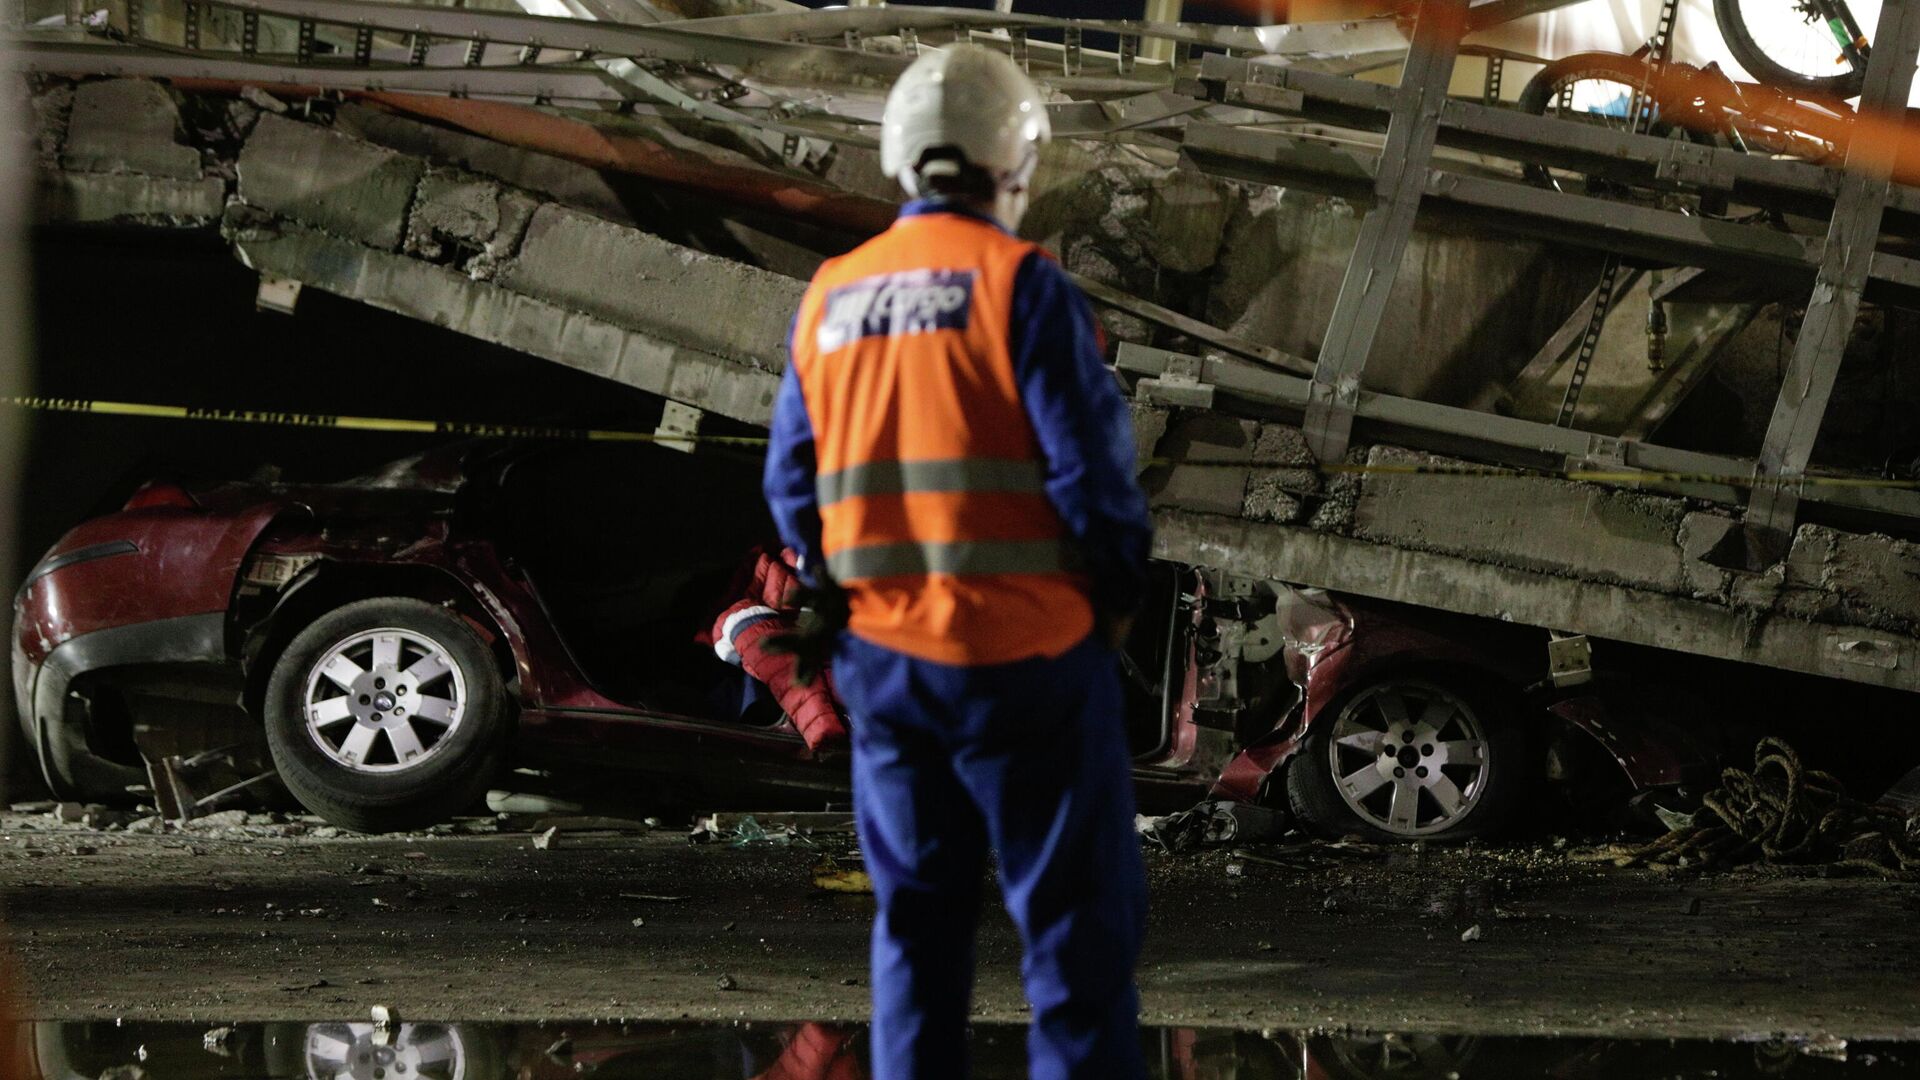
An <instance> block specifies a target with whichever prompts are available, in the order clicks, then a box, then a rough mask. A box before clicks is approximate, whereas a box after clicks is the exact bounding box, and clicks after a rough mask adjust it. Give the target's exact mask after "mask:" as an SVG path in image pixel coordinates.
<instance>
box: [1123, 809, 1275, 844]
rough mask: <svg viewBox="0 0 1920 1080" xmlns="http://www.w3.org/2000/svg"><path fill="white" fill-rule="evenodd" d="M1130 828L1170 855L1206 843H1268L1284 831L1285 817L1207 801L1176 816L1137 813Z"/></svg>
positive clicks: (1265, 810) (1266, 810) (1269, 811)
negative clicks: (1267, 841) (1151, 815)
mask: <svg viewBox="0 0 1920 1080" xmlns="http://www.w3.org/2000/svg"><path fill="white" fill-rule="evenodd" d="M1133 828H1134V831H1135V832H1136V833H1138V834H1139V835H1140V838H1141V839H1142V840H1144V841H1146V842H1147V843H1149V844H1152V845H1154V846H1155V847H1158V848H1159V849H1160V850H1162V851H1165V852H1168V853H1170V854H1171V853H1177V852H1182V851H1190V850H1192V849H1194V848H1197V847H1200V846H1202V845H1207V844H1227V843H1233V842H1236V841H1237V842H1241V843H1251V842H1258V841H1262V840H1270V839H1273V838H1275V837H1278V836H1279V835H1280V834H1281V832H1283V831H1284V817H1283V816H1282V815H1281V814H1280V813H1278V812H1277V811H1274V810H1270V809H1268V808H1266V807H1261V806H1249V805H1246V804H1244V803H1236V802H1225V801H1213V800H1209V801H1206V802H1202V803H1199V804H1197V805H1195V806H1193V807H1190V808H1188V809H1186V810H1182V811H1180V812H1179V813H1176V814H1166V815H1163V816H1159V817H1148V816H1147V815H1145V814H1137V815H1135V816H1134V819H1133ZM1241 854H1242V853H1240V852H1236V853H1235V856H1236V857H1240V856H1241Z"/></svg>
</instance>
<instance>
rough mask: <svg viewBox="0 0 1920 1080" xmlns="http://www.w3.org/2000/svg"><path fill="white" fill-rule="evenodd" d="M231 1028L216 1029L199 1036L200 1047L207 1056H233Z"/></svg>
mask: <svg viewBox="0 0 1920 1080" xmlns="http://www.w3.org/2000/svg"><path fill="white" fill-rule="evenodd" d="M232 1043H233V1028H231V1027H217V1028H213V1029H211V1030H209V1031H208V1032H207V1033H206V1034H204V1035H202V1036H200V1046H201V1048H202V1049H204V1050H205V1051H206V1052H207V1053H209V1054H218V1055H220V1056H221V1057H232V1056H233V1045H232Z"/></svg>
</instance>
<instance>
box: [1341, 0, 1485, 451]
mask: <svg viewBox="0 0 1920 1080" xmlns="http://www.w3.org/2000/svg"><path fill="white" fill-rule="evenodd" d="M1466 7H1467V5H1466V0H1422V2H1421V4H1420V8H1419V12H1418V14H1417V15H1415V17H1414V25H1413V48H1412V49H1411V50H1410V51H1409V52H1408V54H1407V62H1406V67H1405V68H1404V69H1403V71H1402V72H1401V76H1400V92H1399V94H1398V95H1397V96H1396V98H1395V100H1394V106H1393V111H1392V113H1391V114H1390V116H1391V119H1389V120H1388V122H1387V143H1386V146H1385V148H1384V149H1382V151H1381V153H1380V164H1379V168H1378V170H1377V172H1376V173H1375V176H1374V195H1375V197H1376V198H1377V199H1378V202H1377V204H1376V205H1375V206H1374V208H1373V209H1372V210H1370V211H1368V212H1367V216H1366V217H1365V218H1364V219H1362V221H1361V222H1360V235H1359V238H1358V239H1357V240H1356V241H1355V242H1354V246H1353V256H1352V258H1351V259H1350V260H1348V262H1347V276H1346V278H1345V280H1344V281H1342V282H1341V285H1340V294H1339V296H1338V298H1337V299H1336V300H1335V301H1334V304H1333V317H1332V318H1331V319H1330V320H1329V321H1328V324H1327V336H1326V340H1325V342H1324V344H1322V346H1321V348H1320V359H1319V362H1318V363H1317V364H1316V366H1315V368H1314V372H1313V400H1312V402H1311V403H1310V404H1309V405H1308V408H1307V422H1306V437H1307V446H1308V447H1309V448H1311V449H1312V451H1313V453H1314V455H1315V456H1316V457H1318V458H1319V459H1320V460H1322V461H1338V460H1340V459H1341V458H1342V457H1344V456H1346V452H1347V440H1348V438H1349V437H1350V436H1351V434H1352V431H1353V410H1354V406H1355V405H1356V404H1357V403H1358V401H1359V395H1360V385H1361V376H1362V374H1363V373H1364V372H1365V370H1366V364H1367V357H1368V355H1369V354H1370V353H1372V351H1373V342H1374V338H1375V337H1376V336H1377V334H1378V333H1379V330H1380V320H1381V319H1382V318H1383V317H1385V315H1386V310H1387V299H1388V297H1389V296H1390V295H1392V293H1393V283H1394V282H1395V281H1396V280H1397V279H1398V278H1399V274H1400V264H1401V262H1402V261H1403V257H1404V256H1405V255H1406V252H1407V241H1408V240H1409V239H1410V238H1411V237H1412V236H1413V221H1414V217H1415V216H1416V215H1417V214H1418V213H1419V210H1420V198H1421V196H1422V195H1423V194H1424V193H1425V190H1426V187H1427V184H1426V178H1427V171H1428V170H1427V163H1428V161H1429V160H1431V159H1432V157H1433V145H1434V139H1435V137H1436V136H1437V135H1438V134H1439V129H1440V110H1441V107H1442V106H1443V105H1445V103H1446V99H1447V84H1448V82H1449V81H1450V80H1451V79H1452V77H1453V62H1454V60H1455V58H1456V57H1458V55H1459V52H1460V35H1461V32H1462V26H1463V23H1464V20H1465V17H1466Z"/></svg>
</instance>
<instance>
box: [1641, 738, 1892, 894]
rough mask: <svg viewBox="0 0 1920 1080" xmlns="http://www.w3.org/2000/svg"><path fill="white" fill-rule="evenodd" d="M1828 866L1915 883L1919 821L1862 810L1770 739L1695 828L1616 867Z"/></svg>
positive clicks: (1728, 774)
mask: <svg viewBox="0 0 1920 1080" xmlns="http://www.w3.org/2000/svg"><path fill="white" fill-rule="evenodd" d="M1756 860H1758V861H1763V862H1767V863H1830V864H1832V865H1834V866H1835V867H1841V868H1846V869H1849V870H1858V871H1861V872H1863V873H1870V874H1878V875H1880V876H1881V877H1885V878H1889V879H1893V880H1897V881H1915V880H1920V815H1916V816H1914V817H1908V816H1906V815H1904V814H1902V813H1901V812H1899V811H1897V810H1894V809H1892V808H1889V807H1884V806H1875V805H1873V804H1871V803H1863V802H1861V801H1859V800H1858V799H1854V798H1852V797H1851V796H1849V795H1848V794H1847V790H1846V787H1845V785H1843V784H1841V782H1840V781H1839V780H1838V779H1836V778H1835V777H1834V776H1833V775H1832V774H1830V773H1826V772H1822V771H1820V770H1819V769H1808V768H1806V767H1805V766H1804V765H1802V764H1801V762H1800V755H1799V754H1798V753H1797V752H1795V750H1794V749H1793V747H1791V746H1788V745H1787V744H1786V743H1784V742H1782V741H1781V740H1779V739H1776V738H1771V737H1769V738H1765V739H1761V740H1760V742H1759V744H1758V745H1757V746H1755V747H1754V749H1753V771H1752V772H1747V771H1745V770H1742V769H1736V768H1728V769H1726V770H1725V771H1723V772H1722V773H1721V774H1720V786H1719V788H1717V789H1716V790H1714V791H1713V792H1711V793H1710V794H1708V795H1707V796H1706V797H1705V798H1704V799H1702V800H1701V809H1700V810H1699V812H1698V813H1696V814H1695V815H1694V818H1693V822H1692V823H1691V824H1689V825H1685V826H1682V827H1681V828H1678V829H1675V830H1674V831H1672V832H1670V833H1667V834H1666V835H1665V836H1662V837H1661V838H1659V839H1658V840H1655V841H1653V842H1652V843H1649V844H1646V845H1644V846H1642V847H1639V848H1636V849H1634V850H1632V851H1630V852H1629V853H1628V854H1627V855H1626V857H1625V858H1623V859H1622V860H1620V862H1621V865H1627V866H1631V865H1633V864H1635V863H1657V864H1662V865H1669V866H1708V867H1710V866H1731V865H1736V864H1740V863H1747V862H1753V861H1756Z"/></svg>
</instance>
